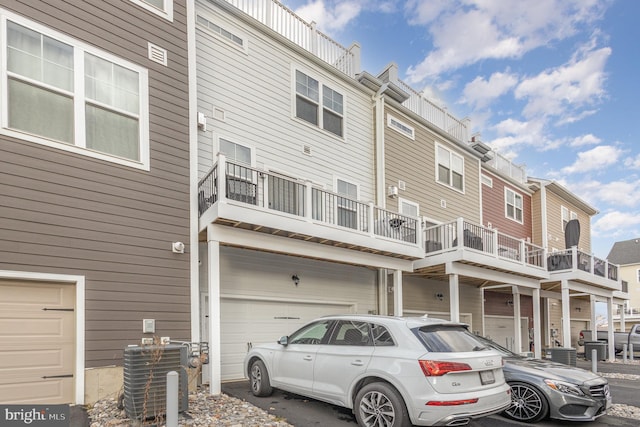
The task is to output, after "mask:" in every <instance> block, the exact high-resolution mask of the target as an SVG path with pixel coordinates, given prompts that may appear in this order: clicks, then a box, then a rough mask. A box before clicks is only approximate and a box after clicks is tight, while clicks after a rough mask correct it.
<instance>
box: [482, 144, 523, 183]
mask: <svg viewBox="0 0 640 427" xmlns="http://www.w3.org/2000/svg"><path fill="white" fill-rule="evenodd" d="M487 164H488V165H489V166H492V167H493V168H495V169H496V170H498V171H500V172H502V173H504V174H506V175H507V176H510V177H511V178H513V179H515V180H516V181H518V182H522V183H524V182H525V181H526V180H527V172H526V170H525V167H524V165H516V164H514V163H513V162H512V161H511V160H509V159H507V158H506V157H504V156H503V155H502V154H500V153H497V152H495V151H494V152H493V158H491V159H490V160H488V161H487Z"/></svg>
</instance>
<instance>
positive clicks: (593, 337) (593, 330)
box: [584, 295, 598, 341]
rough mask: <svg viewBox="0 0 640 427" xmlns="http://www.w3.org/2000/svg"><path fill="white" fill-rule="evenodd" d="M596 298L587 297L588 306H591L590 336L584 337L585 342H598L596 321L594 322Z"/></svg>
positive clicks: (593, 296) (592, 296)
mask: <svg viewBox="0 0 640 427" xmlns="http://www.w3.org/2000/svg"><path fill="white" fill-rule="evenodd" d="M597 301H598V300H596V296H595V295H589V304H590V305H591V327H590V329H591V336H590V337H584V338H585V339H586V340H587V341H597V340H598V332H597V325H596V323H597V320H596V302H597Z"/></svg>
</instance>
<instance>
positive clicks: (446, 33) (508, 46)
mask: <svg viewBox="0 0 640 427" xmlns="http://www.w3.org/2000/svg"><path fill="white" fill-rule="evenodd" d="M606 6H607V2H602V1H598V0H526V1H525V0H519V1H504V2H496V1H491V0H458V1H443V0H439V1H434V0H410V1H408V2H407V4H406V7H405V10H406V13H407V16H408V17H409V18H408V20H409V23H410V24H413V25H424V26H425V27H426V30H427V32H428V35H429V37H430V38H431V39H432V41H433V50H432V51H431V52H429V53H428V54H427V56H426V57H425V58H424V59H423V60H422V61H421V62H420V63H418V64H416V65H414V66H411V67H409V69H408V71H407V74H408V76H409V82H410V83H417V82H420V81H422V80H424V79H426V78H431V79H437V78H438V76H439V75H440V74H441V73H444V72H447V71H450V70H452V69H456V68H459V67H462V66H467V65H470V64H473V63H476V62H479V61H482V60H485V59H504V58H519V57H521V56H522V55H523V54H524V53H526V52H528V51H530V50H532V49H535V48H537V47H539V46H544V45H546V44H548V43H550V42H552V41H554V40H563V39H566V38H567V37H570V36H572V35H574V34H575V33H576V31H577V28H578V27H579V26H581V25H584V24H586V23H590V22H594V21H596V20H597V19H599V18H600V17H601V16H602V14H603V12H604V10H606Z"/></svg>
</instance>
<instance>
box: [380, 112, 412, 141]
mask: <svg viewBox="0 0 640 427" xmlns="http://www.w3.org/2000/svg"><path fill="white" fill-rule="evenodd" d="M387 126H389V127H390V128H391V129H393V130H395V131H397V132H400V133H401V134H403V135H404V136H406V137H408V138H411V139H415V129H414V128H413V126H409V125H408V124H406V123H405V122H403V121H402V120H400V119H397V118H395V117H393V116H392V115H391V114H387Z"/></svg>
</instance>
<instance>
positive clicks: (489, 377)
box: [480, 371, 496, 385]
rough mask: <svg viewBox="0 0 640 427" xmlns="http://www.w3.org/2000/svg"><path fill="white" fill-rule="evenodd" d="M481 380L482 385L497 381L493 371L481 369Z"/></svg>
mask: <svg viewBox="0 0 640 427" xmlns="http://www.w3.org/2000/svg"><path fill="white" fill-rule="evenodd" d="M480 382H481V383H482V385H486V384H493V383H495V382H496V377H495V376H494V375H493V371H480Z"/></svg>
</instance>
